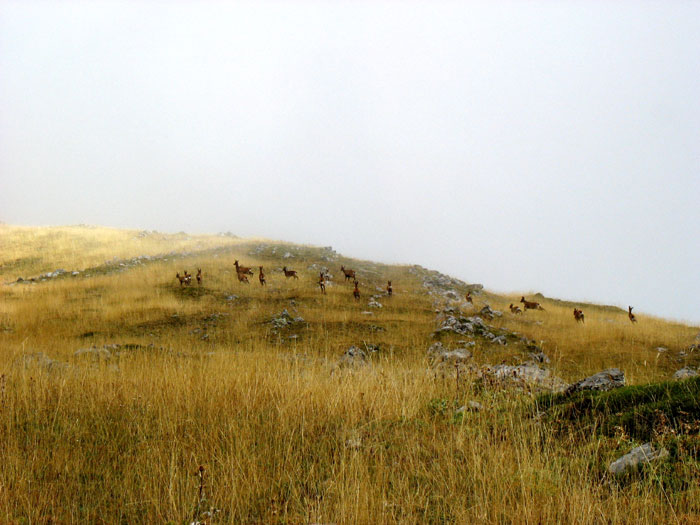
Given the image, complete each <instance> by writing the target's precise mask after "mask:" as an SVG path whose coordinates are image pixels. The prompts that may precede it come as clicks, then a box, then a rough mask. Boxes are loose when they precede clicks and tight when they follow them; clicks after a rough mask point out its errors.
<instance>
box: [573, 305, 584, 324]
mask: <svg viewBox="0 0 700 525" xmlns="http://www.w3.org/2000/svg"><path fill="white" fill-rule="evenodd" d="M574 319H576V322H577V323H583V324H586V321H585V318H584V315H583V310H579V309H578V308H574Z"/></svg>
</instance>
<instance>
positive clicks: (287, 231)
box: [0, 0, 700, 322]
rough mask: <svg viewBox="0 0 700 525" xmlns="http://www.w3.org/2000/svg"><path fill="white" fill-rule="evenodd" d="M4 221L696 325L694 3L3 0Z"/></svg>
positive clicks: (0, 206) (697, 76)
mask: <svg viewBox="0 0 700 525" xmlns="http://www.w3.org/2000/svg"><path fill="white" fill-rule="evenodd" d="M0 220H2V221H4V222H7V223H10V224H24V225H61V224H78V223H90V224H99V225H107V226H116V227H127V228H142V229H158V230H162V231H179V230H184V231H187V232H192V233H199V232H202V233H204V232H212V233H215V232H218V231H227V230H230V231H232V232H234V233H237V234H239V235H242V236H265V237H270V238H275V239H283V240H289V241H294V242H304V243H312V244H317V245H332V246H333V247H334V248H336V249H337V250H338V251H340V252H342V253H344V254H346V255H349V256H354V257H361V258H368V259H373V260H379V261H385V262H402V263H416V264H421V265H424V266H427V267H430V268H434V269H438V270H441V271H444V272H447V273H450V274H452V275H455V276H457V277H460V278H462V279H464V280H466V281H469V282H481V283H483V284H484V285H485V286H486V287H487V288H490V289H492V290H496V291H525V292H527V291H540V292H542V293H544V294H545V295H550V296H556V297H562V298H569V299H575V300H593V301H596V302H605V303H612V304H618V305H621V306H623V307H626V306H627V305H628V304H631V305H633V306H635V308H636V311H637V310H638V311H639V312H642V313H644V312H647V313H652V314H656V315H660V316H664V317H671V318H676V319H682V320H691V321H694V322H700V2H680V1H679V2H671V1H662V2H602V1H581V2H561V1H557V2H554V1H551V2H527V1H518V2H512V3H511V2H492V1H488V2H483V3H482V2H433V1H431V2H427V1H426V2H424V3H417V2H416V3H413V2H356V1H353V2H338V1H333V2H320V1H318V2H291V1H289V2H279V3H272V2H251V3H237V2H199V1H197V2H195V1H192V2H171V1H161V2H146V1H139V2H136V1H134V2H101V1H85V2H69V1H60V2H58V1H56V2H35V1H18V2H8V1H5V0H0ZM395 284H397V285H398V283H395Z"/></svg>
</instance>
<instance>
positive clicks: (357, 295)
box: [352, 281, 360, 301]
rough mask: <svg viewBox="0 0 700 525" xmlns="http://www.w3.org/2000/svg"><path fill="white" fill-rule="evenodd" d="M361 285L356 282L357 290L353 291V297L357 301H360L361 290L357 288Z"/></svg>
mask: <svg viewBox="0 0 700 525" xmlns="http://www.w3.org/2000/svg"><path fill="white" fill-rule="evenodd" d="M359 284H360V283H358V282H357V281H355V289H354V290H353V291H352V296H353V297H354V298H355V300H356V301H359V300H360V289H359V288H358V287H357V286H358V285H359Z"/></svg>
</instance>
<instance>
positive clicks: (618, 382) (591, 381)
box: [564, 368, 625, 395]
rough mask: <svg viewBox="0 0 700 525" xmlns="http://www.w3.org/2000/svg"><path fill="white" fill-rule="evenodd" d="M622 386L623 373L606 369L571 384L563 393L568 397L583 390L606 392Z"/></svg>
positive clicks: (623, 380) (616, 369)
mask: <svg viewBox="0 0 700 525" xmlns="http://www.w3.org/2000/svg"><path fill="white" fill-rule="evenodd" d="M622 386H625V373H624V372H623V371H622V370H620V369H619V368H608V369H607V370H603V371H602V372H598V373H597V374H593V375H592V376H589V377H587V378H585V379H582V380H581V381H578V382H576V383H574V384H572V385H571V386H569V388H567V389H566V391H565V392H564V393H565V394H567V395H569V394H573V393H575V392H581V391H583V390H595V391H598V392H607V391H608V390H613V389H614V388H620V387H622Z"/></svg>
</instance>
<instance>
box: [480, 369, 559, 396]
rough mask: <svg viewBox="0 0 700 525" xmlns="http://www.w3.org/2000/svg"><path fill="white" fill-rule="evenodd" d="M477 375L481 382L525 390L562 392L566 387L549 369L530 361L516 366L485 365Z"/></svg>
mask: <svg viewBox="0 0 700 525" xmlns="http://www.w3.org/2000/svg"><path fill="white" fill-rule="evenodd" d="M479 377H480V379H481V380H482V381H483V382H485V383H489V384H491V385H497V386H504V387H516V388H522V389H526V390H535V391H539V390H543V391H544V390H547V391H553V392H562V391H563V390H565V389H566V387H567V383H566V382H564V381H563V380H562V379H560V378H559V377H556V376H554V375H552V372H551V371H550V370H548V369H546V368H540V367H539V366H537V365H535V364H532V363H523V364H522V365H517V366H513V365H496V366H488V365H487V366H485V367H483V368H482V369H481V370H480V372H479Z"/></svg>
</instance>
